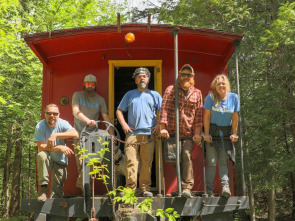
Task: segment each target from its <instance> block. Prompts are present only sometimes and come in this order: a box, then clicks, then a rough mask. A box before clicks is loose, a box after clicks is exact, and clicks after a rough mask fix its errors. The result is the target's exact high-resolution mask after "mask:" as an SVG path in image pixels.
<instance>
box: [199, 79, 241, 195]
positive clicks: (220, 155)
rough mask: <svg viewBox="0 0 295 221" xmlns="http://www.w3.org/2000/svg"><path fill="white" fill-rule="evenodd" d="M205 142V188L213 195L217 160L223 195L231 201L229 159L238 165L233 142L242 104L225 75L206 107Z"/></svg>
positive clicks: (214, 85) (216, 82) (216, 83)
mask: <svg viewBox="0 0 295 221" xmlns="http://www.w3.org/2000/svg"><path fill="white" fill-rule="evenodd" d="M204 109H205V112H204V141H206V142H205V147H206V157H207V170H206V184H207V193H208V195H209V196H213V195H214V192H213V191H214V178H215V170H216V164H217V159H218V163H219V175H220V178H221V186H222V193H221V195H222V196H224V197H230V196H231V192H230V187H229V175H228V173H229V170H228V155H229V156H230V159H231V160H232V161H233V162H234V161H235V150H234V145H233V143H234V142H237V141H238V139H239V137H238V135H237V131H238V123H239V111H240V104H239V99H238V95H237V94H235V93H231V92H230V83H229V80H228V78H227V76H226V75H224V74H220V75H217V76H216V77H215V78H214V80H213V81H212V83H211V91H210V93H209V94H208V95H207V97H206V100H205V103H204Z"/></svg>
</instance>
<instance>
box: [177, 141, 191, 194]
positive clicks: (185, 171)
mask: <svg viewBox="0 0 295 221" xmlns="http://www.w3.org/2000/svg"><path fill="white" fill-rule="evenodd" d="M181 147H182V152H181V163H180V173H181V187H182V190H191V189H192V188H193V186H194V172H193V161H192V149H193V147H194V143H193V141H192V140H182V141H181Z"/></svg>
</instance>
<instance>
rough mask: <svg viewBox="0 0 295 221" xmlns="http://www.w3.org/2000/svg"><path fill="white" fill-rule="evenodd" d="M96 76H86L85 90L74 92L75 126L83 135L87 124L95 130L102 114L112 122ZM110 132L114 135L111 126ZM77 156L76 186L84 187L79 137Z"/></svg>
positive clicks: (75, 142)
mask: <svg viewBox="0 0 295 221" xmlns="http://www.w3.org/2000/svg"><path fill="white" fill-rule="evenodd" d="M95 91H96V77H95V76H94V75H92V74H89V75H87V76H85V78H84V86H83V91H77V92H75V93H74V94H73V98H72V111H73V115H74V127H75V129H76V130H77V131H78V133H79V134H80V135H81V131H82V130H83V128H84V127H85V126H87V125H88V126H89V128H88V131H92V130H95V128H96V122H95V121H96V120H98V117H99V114H101V116H102V118H103V120H104V121H107V122H110V118H109V115H108V110H107V106H106V102H105V100H104V98H103V97H101V96H99V95H98V94H97V93H96V92H95ZM109 133H110V134H111V135H114V130H113V128H110V130H109ZM74 144H75V148H74V150H75V156H76V163H77V168H78V178H77V182H76V187H78V188H80V189H81V190H82V189H83V187H82V179H83V170H82V168H83V167H82V156H81V154H79V149H78V148H77V147H78V145H79V139H75V140H74Z"/></svg>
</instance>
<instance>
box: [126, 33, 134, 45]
mask: <svg viewBox="0 0 295 221" xmlns="http://www.w3.org/2000/svg"><path fill="white" fill-rule="evenodd" d="M125 40H126V41H127V42H128V43H132V42H134V41H135V36H134V34H133V33H131V32H128V33H127V34H126V35H125Z"/></svg>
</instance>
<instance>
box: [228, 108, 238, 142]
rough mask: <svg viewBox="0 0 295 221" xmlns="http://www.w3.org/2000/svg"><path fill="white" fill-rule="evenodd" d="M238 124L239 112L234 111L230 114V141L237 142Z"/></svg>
mask: <svg viewBox="0 0 295 221" xmlns="http://www.w3.org/2000/svg"><path fill="white" fill-rule="evenodd" d="M238 125H239V113H238V112H234V113H233V115H232V135H231V136H230V140H231V141H232V142H237V141H238V139H239V137H238V135H237V134H238Z"/></svg>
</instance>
